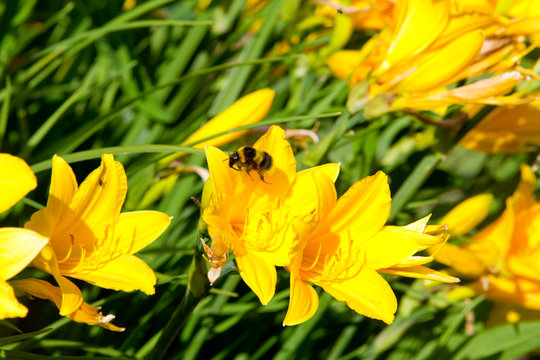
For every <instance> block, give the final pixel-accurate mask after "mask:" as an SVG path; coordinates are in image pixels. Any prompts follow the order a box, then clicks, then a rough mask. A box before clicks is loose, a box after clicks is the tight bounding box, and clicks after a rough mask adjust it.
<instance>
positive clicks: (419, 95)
mask: <svg viewBox="0 0 540 360" xmlns="http://www.w3.org/2000/svg"><path fill="white" fill-rule="evenodd" d="M531 4H532V3H530V2H527V1H514V2H512V4H511V6H507V7H506V8H505V11H504V12H503V13H500V11H498V12H496V11H495V10H496V5H495V4H493V3H492V2H490V1H487V0H486V1H475V2H470V1H464V0H443V1H439V0H437V1H432V0H430V1H419V0H398V1H397V2H396V5H395V7H394V12H393V16H392V18H391V21H390V22H389V23H388V25H387V26H385V27H384V28H383V29H382V30H381V32H380V33H378V34H377V35H375V36H373V37H372V38H371V39H370V40H369V41H368V42H367V43H366V44H365V45H364V46H363V47H362V49H360V50H343V51H338V52H336V53H335V54H334V55H332V56H331V57H330V58H329V59H328V65H329V66H330V69H331V70H332V71H333V73H334V74H335V75H336V76H338V77H340V78H345V77H347V76H349V75H350V79H349V82H350V85H351V86H355V85H356V86H359V87H358V91H356V92H354V94H352V97H353V99H352V100H353V102H356V103H359V104H363V105H364V106H367V108H368V111H367V113H368V114H373V115H376V114H380V113H381V112H386V111H393V110H399V109H404V108H407V109H418V110H436V111H444V109H445V108H446V107H448V106H450V105H452V104H470V103H474V104H513V105H516V104H521V103H526V102H529V101H531V100H534V97H530V96H523V94H520V93H517V94H513V95H507V94H508V93H509V92H510V91H511V90H512V89H513V88H514V86H515V85H516V84H518V83H520V82H522V81H523V80H526V79H528V77H529V75H533V76H535V74H534V73H532V72H531V71H530V70H527V69H523V68H522V67H520V66H519V61H520V59H521V58H522V57H523V56H525V55H526V54H527V53H528V52H530V51H531V50H532V49H534V47H535V45H536V44H537V39H538V33H539V31H538V26H537V25H536V24H537V23H538V21H539V19H540V13H538V9H537V8H536V9H535V8H534V5H531ZM497 10H500V9H497ZM527 39H530V41H531V42H532V44H531V45H530V46H528V45H527ZM458 82H459V85H458V86H455V87H452V88H448V87H449V86H450V85H452V84H455V83H458Z"/></svg>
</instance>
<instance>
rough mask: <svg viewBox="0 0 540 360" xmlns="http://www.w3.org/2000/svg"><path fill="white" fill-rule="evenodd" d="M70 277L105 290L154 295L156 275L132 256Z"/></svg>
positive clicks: (119, 258)
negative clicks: (135, 291) (137, 291)
mask: <svg viewBox="0 0 540 360" xmlns="http://www.w3.org/2000/svg"><path fill="white" fill-rule="evenodd" d="M70 276H72V277H74V278H77V279H81V280H84V281H87V282H89V283H90V284H94V285H96V286H99V287H102V288H105V289H112V290H122V291H133V290H141V291H142V292H144V293H145V294H147V295H152V294H154V293H155V290H154V285H155V284H156V275H155V274H154V272H153V271H152V269H151V268H150V267H149V266H148V265H146V263H145V262H144V261H142V260H141V259H139V258H138V257H136V256H133V255H128V254H126V255H122V256H120V257H118V258H117V259H114V260H112V261H109V262H107V263H106V264H105V266H103V267H102V268H99V269H95V270H92V271H88V272H84V273H75V274H71V275H70Z"/></svg>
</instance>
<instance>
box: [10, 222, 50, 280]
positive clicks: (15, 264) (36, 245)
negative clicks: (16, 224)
mask: <svg viewBox="0 0 540 360" xmlns="http://www.w3.org/2000/svg"><path fill="white" fill-rule="evenodd" d="M48 241H49V239H48V238H46V237H44V236H42V235H40V234H38V233H35V232H33V231H30V230H26V229H21V228H0V264H2V266H1V267H0V280H8V279H10V278H12V277H13V276H15V275H16V274H18V273H19V272H20V271H21V270H22V269H24V268H25V267H26V266H27V265H28V264H30V262H31V261H32V260H33V259H34V258H35V257H36V256H37V254H39V252H40V251H41V249H42V248H43V246H45V244H47V242H48Z"/></svg>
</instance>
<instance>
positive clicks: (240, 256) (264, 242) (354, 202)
mask: <svg viewBox="0 0 540 360" xmlns="http://www.w3.org/2000/svg"><path fill="white" fill-rule="evenodd" d="M284 137H285V133H284V131H283V130H282V129H281V128H279V127H277V126H272V127H271V128H270V130H269V131H268V132H267V133H266V134H265V135H263V136H262V137H261V138H260V139H259V140H258V141H257V142H256V143H255V144H254V145H253V148H254V149H256V150H257V151H260V152H266V153H268V154H271V156H272V159H273V166H272V167H271V169H269V170H268V171H265V172H264V179H259V178H258V177H256V176H251V174H250V173H248V172H246V171H235V170H237V169H233V168H231V167H230V166H229V163H228V161H227V160H228V159H229V156H228V155H227V154H225V153H224V152H222V151H221V150H219V149H217V148H215V147H207V149H206V157H207V161H208V167H209V169H210V178H209V180H208V181H207V183H206V184H205V189H204V192H203V201H202V205H203V215H202V218H203V220H204V222H205V224H206V225H207V226H208V233H209V235H210V237H211V239H212V244H211V246H210V247H208V246H205V249H206V257H207V259H208V261H209V263H210V266H211V269H210V271H209V278H210V280H211V281H214V280H215V279H216V278H217V276H219V271H220V268H221V267H222V266H223V265H224V263H225V260H226V258H227V256H228V252H229V249H230V250H232V252H233V254H234V257H235V260H236V264H237V266H238V270H239V273H240V276H241V277H242V279H243V280H244V281H245V282H246V284H247V285H248V286H249V287H250V288H251V289H252V290H253V291H254V292H255V294H257V296H258V297H259V299H260V301H261V303H263V304H267V303H268V302H269V301H270V300H271V298H272V297H273V295H274V292H275V287H276V281H277V275H276V266H281V267H284V268H285V269H287V270H288V271H289V273H290V287H291V293H290V303H289V309H288V311H287V315H286V317H285V320H284V322H283V324H284V325H294V324H299V323H302V322H304V321H306V320H308V319H309V318H311V317H312V316H313V315H314V314H315V311H316V310H317V307H318V295H317V292H316V291H315V289H314V288H313V287H312V285H311V284H315V285H318V286H320V287H322V288H323V289H324V290H325V291H327V292H328V293H330V294H331V295H332V296H334V297H335V298H336V299H338V300H342V301H345V302H346V303H347V304H348V305H349V307H351V308H352V309H354V310H355V311H357V312H359V313H361V314H363V315H366V316H369V317H372V318H375V319H380V320H383V321H385V322H386V323H391V322H392V321H393V319H394V313H395V311H396V307H397V302H396V298H395V295H394V293H393V292H392V289H391V288H390V286H389V284H388V283H387V282H386V280H385V279H384V278H383V277H382V276H381V275H380V273H388V274H396V275H402V276H409V277H416V278H424V279H431V280H439V281H444V282H455V281H457V279H456V278H453V277H451V276H447V275H445V274H442V273H439V272H437V271H434V270H431V269H429V268H427V267H425V266H423V265H424V264H426V263H427V262H430V261H431V260H432V258H431V257H429V256H418V255H415V254H416V253H417V252H418V251H420V250H423V249H427V248H430V247H434V246H438V245H440V244H442V243H444V242H445V240H446V232H445V231H444V230H445V227H444V226H442V227H441V226H427V220H428V217H426V218H424V219H421V220H419V221H417V222H415V223H413V224H410V225H408V226H385V225H384V224H385V222H386V220H387V218H388V216H389V214H390V200H391V198H390V191H389V187H388V183H387V176H386V175H385V174H384V173H382V172H378V173H377V174H375V175H373V176H370V177H368V178H365V179H363V180H361V181H359V182H357V183H356V184H354V185H353V186H352V187H351V188H350V189H349V190H348V191H347V192H346V193H345V194H343V196H341V197H340V198H339V199H338V198H337V194H336V189H335V186H334V181H335V180H336V178H337V176H338V172H339V165H338V164H326V165H321V166H318V167H314V168H310V169H307V170H304V171H301V172H296V161H295V158H294V155H293V153H292V150H291V147H290V145H289V143H288V142H287V141H286V140H285V139H284ZM389 249H392V250H391V251H389ZM310 283H311V284H310Z"/></svg>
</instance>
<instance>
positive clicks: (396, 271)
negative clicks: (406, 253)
mask: <svg viewBox="0 0 540 360" xmlns="http://www.w3.org/2000/svg"><path fill="white" fill-rule="evenodd" d="M379 272H380V273H383V274H392V275H397V276H404V277H410V278H415V279H424V280H432V281H440V282H445V283H457V282H459V279H458V278H456V277H453V276H450V275H448V274H445V273H443V272H440V271H436V270H433V269H430V268H428V267H425V266H411V267H408V268H407V267H405V268H402V267H399V268H398V267H395V268H387V269H380V270H379Z"/></svg>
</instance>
